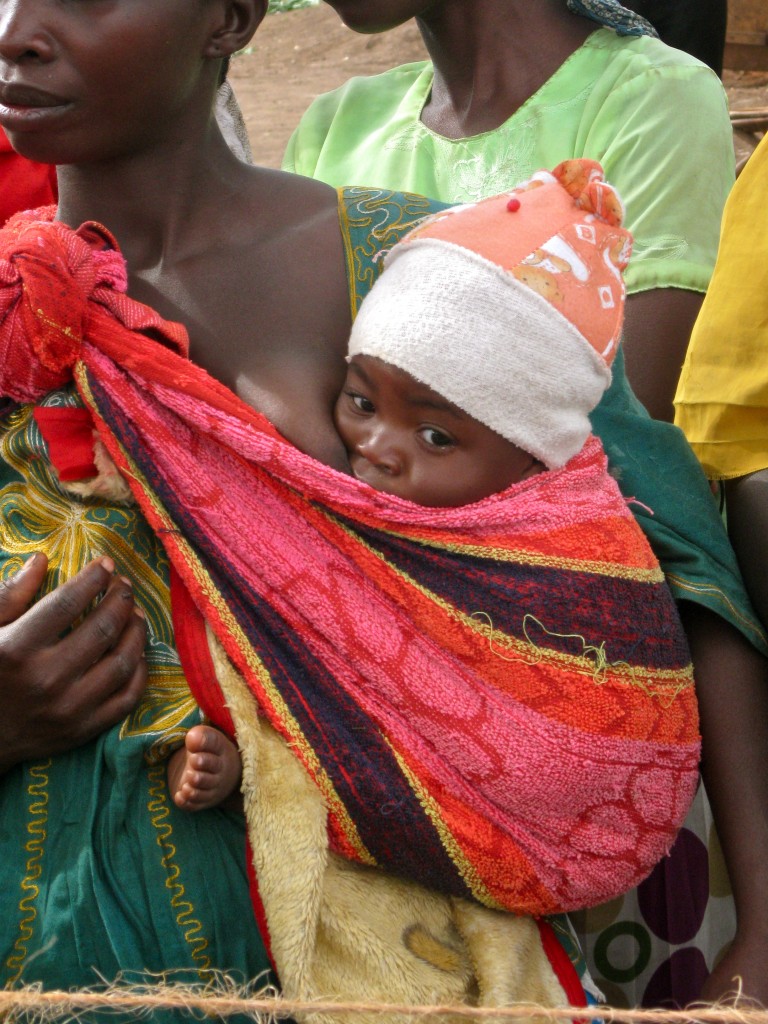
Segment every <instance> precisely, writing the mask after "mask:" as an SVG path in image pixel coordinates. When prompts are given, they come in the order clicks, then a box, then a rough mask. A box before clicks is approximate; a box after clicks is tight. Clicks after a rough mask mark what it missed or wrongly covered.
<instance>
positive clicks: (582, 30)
mask: <svg viewBox="0 0 768 1024" xmlns="http://www.w3.org/2000/svg"><path fill="white" fill-rule="evenodd" d="M330 6H332V7H333V8H334V9H335V10H336V11H337V12H338V13H339V15H340V16H341V17H342V19H343V20H344V21H345V23H346V24H347V25H349V26H350V27H351V28H353V29H355V30H357V31H361V32H378V31H384V30H386V29H388V28H391V27H394V26H395V25H397V24H401V23H402V22H404V21H405V20H407V19H408V18H409V17H416V19H417V24H418V25H419V28H420V29H421V32H422V35H423V38H424V41H425V44H426V46H427V49H428V51H429V54H430V57H431V58H432V59H431V60H430V61H427V62H419V63H416V64H410V65H406V66H404V67H401V68H396V69H393V70H392V71H390V72H386V73H384V74H383V75H378V76H374V77H372V78H369V79H353V80H351V81H350V82H348V83H347V84H346V85H345V86H342V88H341V89H339V90H336V91H335V92H333V93H330V94H328V95H326V96H321V97H319V98H318V99H317V100H315V101H314V103H313V104H312V105H311V106H310V108H309V110H308V111H307V113H306V114H305V115H304V117H303V118H302V120H301V122H300V124H299V126H298V128H297V130H296V132H295V133H294V136H293V137H292V139H291V141H290V143H289V146H288V149H287V152H286V158H285V166H286V167H287V168H289V169H292V170H297V171H299V172H300V173H303V174H307V175H310V176H315V177H317V178H319V179H321V180H324V181H327V182H329V183H330V184H334V185H341V184H343V183H345V182H349V181H358V182H360V181H362V182H365V183H367V184H369V185H379V186H381V187H384V188H387V187H399V188H406V189H415V190H417V191H420V192H424V193H426V194H430V195H434V196H436V197H438V198H440V199H443V200H444V201H448V202H466V201H470V200H474V199H477V198H478V197H479V196H481V195H484V194H489V193H494V192H498V191H500V190H501V189H503V188H504V186H505V185H509V184H510V182H514V181H515V180H518V179H520V178H522V177H524V176H525V175H526V174H527V173H530V172H531V171H532V170H533V169H535V168H536V167H538V166H542V165H547V164H554V163H556V162H557V161H558V160H562V159H566V158H569V157H574V156H577V157H578V156H583V157H587V158H592V159H596V160H599V161H600V162H601V163H602V164H603V166H604V168H605V172H606V175H607V177H608V178H609V179H610V180H611V181H612V182H613V184H614V185H615V186H616V187H617V189H618V190H619V192H620V194H621V195H622V196H623V198H624V199H625V202H626V206H627V226H628V228H629V229H630V230H631V231H632V233H633V235H634V237H635V253H634V255H633V259H632V262H631V264H630V267H629V270H628V273H627V287H628V293H629V294H628V301H627V319H626V328H625V335H624V340H623V346H622V347H623V349H624V350H625V354H626V367H627V376H628V377H629V382H630V384H631V386H632V389H633V390H634V392H635V394H636V395H637V396H638V397H639V398H640V399H641V401H642V403H643V405H644V406H645V407H646V409H647V410H648V411H649V412H650V413H651V415H653V416H654V417H656V418H657V419H658V418H663V419H665V420H670V419H671V418H672V415H673V407H672V399H673V396H674V393H675V388H676V385H677V380H678V377H679V373H680V367H681V365H682V362H683V359H684V356H685V352H686V348H687V344H688V339H689V336H690V331H691V328H692V325H693V323H694V321H695V318H696V315H697V313H698V310H699V308H700V306H701V302H702V297H703V294H704V292H705V290H706V288H707V285H708V283H709V279H710V276H711V273H712V268H713V266H714V261H715V255H716V252H717V241H718V236H719V228H720V218H721V215H722V209H723V205H724V203H725V199H726V196H727V194H728V191H729V189H730V187H731V185H732V184H733V175H734V156H733V142H732V132H731V127H730V121H729V117H728V109H727V102H726V97H725V93H724V91H723V89H722V85H721V83H720V82H719V81H718V79H717V76H716V75H715V74H714V73H713V72H712V71H711V70H710V69H709V68H706V67H703V66H702V65H701V64H700V63H699V62H698V61H696V60H695V59H693V58H691V57H690V56H689V55H687V54H685V53H682V52H681V51H679V50H673V49H671V48H670V47H668V46H666V45H665V44H663V43H662V42H660V41H659V40H658V39H654V38H652V36H653V31H652V29H651V28H650V27H649V25H648V23H647V22H645V21H644V20H643V19H641V18H640V17H639V16H638V15H637V14H635V13H634V12H630V11H629V10H628V9H627V8H625V7H623V6H621V5H620V4H617V3H614V2H612V0H567V2H563V0H542V2H538V3H536V4H530V3H524V2H515V0H512V2H510V0H487V2H485V3H483V4H482V5H478V4H476V3H473V2H468V0H442V2H437V3H429V4H428V3H426V2H424V0H421V2H420V0H412V2H402V3H398V4H392V3H388V2H386V0H368V2H366V3H357V2H354V0H330ZM545 43H546V45H545ZM620 357H621V353H620V354H619V359H620ZM620 374H621V366H616V365H615V367H614V386H613V388H612V389H611V390H609V392H608V393H607V395H606V397H605V398H604V400H603V402H602V403H601V405H600V406H598V408H597V410H596V411H595V414H594V415H593V424H594V427H595V431H596V433H597V434H598V436H600V437H601V438H602V440H603V442H604V444H605V447H606V451H607V452H608V456H609V461H611V462H613V463H614V464H617V463H618V462H619V461H620V460H621V457H622V455H621V451H620V448H621V446H620V445H618V446H616V447H614V446H613V445H612V443H611V439H610V436H609V435H610V430H611V426H612V425H613V426H615V424H616V420H615V418H614V416H613V412H609V410H611V408H613V410H614V411H615V409H616V406H613V407H612V398H613V395H612V392H613V391H614V388H616V386H617V383H618V379H619V375H620ZM632 401H634V399H632ZM625 408H626V406H625ZM640 422H641V421H640V420H636V421H635V425H634V426H633V429H632V433H633V435H634V436H635V437H636V436H637V428H638V424H639V423H640ZM671 429H672V428H670V431H671ZM678 443H680V439H679V437H678V432H677V431H674V432H671V433H670V434H668V435H666V445H667V447H666V455H662V454H661V450H659V460H658V462H657V467H658V470H659V475H657V476H655V494H653V495H649V497H648V505H649V507H650V508H652V509H653V512H654V517H653V519H654V520H655V525H656V527H658V526H659V516H660V515H661V495H662V493H663V487H662V486H661V481H662V479H666V480H667V481H671V478H670V477H669V476H668V475H667V472H666V470H664V468H663V463H664V460H665V458H668V457H669V452H670V451H671V450H672V448H674V447H675V446H676V445H677V444H678ZM647 468H649V467H647ZM619 479H620V483H621V486H622V488H623V489H624V493H625V494H627V496H635V495H636V493H637V492H636V490H635V489H634V488H633V487H632V485H631V484H630V483H629V477H628V475H627V472H626V467H624V468H623V469H622V470H620V471H619ZM701 482H702V483H703V480H702V481H701ZM681 486H682V485H680V483H679V481H678V485H677V487H676V497H675V499H674V500H675V503H676V504H677V506H678V509H679V510H680V511H682V509H683V508H684V509H685V514H686V515H690V514H694V513H695V514H697V515H698V514H701V515H707V516H708V515H709V514H710V512H711V511H713V507H712V506H713V502H712V499H711V495H710V494H709V492H708V490H707V488H706V486H704V488H703V489H702V487H701V486H700V484H699V483H696V484H694V483H693V481H691V482H690V483H686V485H685V488H684V490H683V491H682V497H681V490H680V487H681ZM651 490H652V491H653V490H654V487H653V486H652V488H651ZM645 525H646V529H647V530H650V531H653V529H654V525H653V523H646V524H645ZM659 540H660V538H659ZM653 543H657V542H654V540H653V538H652V544H653ZM664 548H665V544H664V542H663V541H661V543H660V545H659V546H657V548H656V550H657V553H658V554H659V557H660V561H661V562H662V565H663V566H664V568H665V571H666V572H667V576H668V579H669V581H670V583H671V585H672V587H673V590H674V591H675V593H676V595H677V597H678V598H679V599H681V600H682V602H683V603H682V604H681V610H682V613H683V617H684V621H685V623H686V628H687V630H688V635H689V640H690V641H691V645H692V649H693V657H694V666H695V670H696V678H697V684H698V687H699V694H700V698H701V700H702V708H703V716H702V721H703V735H704V762H703V772H704V777H705V779H706V782H707V789H708V793H709V796H710V799H711V800H712V802H713V805H714V808H715V812H716V818H717V823H718V830H719V832H720V837H721V839H722V841H723V845H724V848H725V854H726V859H727V862H728V868H729V871H730V874H731V877H732V878H736V879H738V882H737V883H736V892H735V895H736V900H737V903H736V911H737V914H738V930H737V932H736V938H735V940H734V941H733V942H732V943H731V937H732V935H733V930H734V920H733V903H732V901H731V900H730V896H729V895H726V896H724V897H722V898H721V897H720V896H718V895H717V894H718V893H728V887H727V881H722V883H721V881H720V876H719V875H718V872H717V867H716V866H717V864H718V851H719V847H718V846H717V843H716V841H714V840H713V839H712V836H713V835H714V833H713V830H712V821H711V817H710V815H709V810H708V807H707V806H706V804H705V803H704V801H703V798H702V800H700V801H697V805H696V807H695V811H696V812H697V816H696V819H695V821H694V819H693V818H692V819H691V821H690V825H691V828H690V829H686V830H684V834H683V837H682V841H681V842H679V843H678V844H677V846H676V848H675V851H674V852H673V856H672V857H671V858H670V859H669V861H668V863H667V864H666V865H664V866H663V867H662V868H661V869H660V870H659V871H658V872H654V876H652V878H651V879H650V880H649V881H648V883H647V884H646V885H645V886H644V887H643V888H642V890H641V891H639V892H637V893H634V894H633V895H632V896H631V897H627V898H626V899H625V901H624V905H623V906H621V905H615V906H612V907H608V908H605V910H604V911H603V912H602V913H598V912H596V913H594V914H591V915H587V919H586V921H585V922H584V928H585V931H586V937H587V941H588V947H589V952H590V955H591V956H592V958H593V965H594V967H593V969H595V968H596V969H595V974H596V976H597V978H598V979H599V981H600V984H602V985H603V987H604V989H605V990H606V992H607V994H608V996H609V998H611V1000H612V1001H616V1002H621V1001H625V1002H629V1003H637V1002H645V1003H646V1005H647V1004H656V1003H659V1002H661V1001H662V1000H666V999H673V1000H674V1001H677V1002H686V1001H687V1000H689V999H691V998H695V997H696V996H698V995H699V994H700V993H702V992H703V993H704V994H705V995H707V996H719V995H722V994H723V993H724V992H726V991H730V990H732V989H733V987H734V984H735V983H734V981H733V979H734V976H735V975H736V974H739V975H741V976H742V977H743V979H744V985H745V991H746V992H747V993H748V994H751V995H753V996H755V997H756V998H759V999H762V1000H763V1001H765V1002H768V981H767V980H766V978H765V976H764V972H763V971H762V968H761V967H760V966H759V965H760V964H761V963H763V962H764V961H765V957H766V949H767V948H768V947H767V945H766V939H765V937H764V935H763V928H762V925H761V924H760V923H759V922H760V921H762V920H764V919H768V878H767V877H766V874H768V872H767V871H766V868H765V863H766V857H767V856H768V821H767V820H766V813H765V810H766V807H768V784H766V783H765V782H764V781H763V780H764V773H763V772H762V768H761V765H762V764H763V763H764V761H765V758H766V756H768V720H767V719H766V706H765V700H764V693H765V686H766V662H765V657H764V651H765V648H764V646H763V642H762V640H761V639H760V638H759V637H757V636H756V634H754V633H751V632H750V631H747V632H746V633H744V632H743V623H742V624H741V625H740V624H739V621H738V620H737V619H736V618H732V617H731V616H730V614H729V612H728V611H727V609H726V607H725V605H724V604H720V605H719V607H717V608H715V607H714V606H712V605H710V608H711V609H712V610H714V611H715V612H716V615H715V616H711V615H710V614H709V612H707V611H705V610H703V609H702V608H701V605H700V602H701V601H702V599H703V600H704V601H705V602H706V598H704V593H705V591H706V590H707V589H708V588H709V584H704V586H703V587H702V586H701V581H700V582H694V581H692V580H691V578H690V576H689V569H690V564H689V565H688V566H686V567H683V566H678V567H674V566H673V565H672V564H671V563H670V562H669V561H668V560H667V559H666V555H665V550H664ZM728 558H729V560H730V559H732V558H733V554H732V552H731V553H730V554H729V556H728ZM726 578H727V573H726V572H725V571H724V569H723V568H721V569H719V570H718V573H717V578H716V580H714V581H711V583H712V584H713V585H714V590H715V591H717V590H719V589H720V588H721V587H722V586H723V584H724V582H725V580H726ZM752 616H754V612H752ZM725 620H729V624H726V621H725ZM752 621H755V619H754V618H753V619H752ZM745 638H746V639H745ZM725 680H728V682H727V685H724V681H725ZM710 702H711V703H710ZM734 735H738V736H739V737H740V743H739V745H738V748H739V749H738V753H737V751H736V750H735V748H734V746H733V743H732V737H733V736H734ZM710 876H711V877H712V878H713V880H714V882H713V884H714V889H713V892H712V898H710V899H709V900H708V899H707V894H708V892H709V879H710ZM692 880H693V881H692Z"/></svg>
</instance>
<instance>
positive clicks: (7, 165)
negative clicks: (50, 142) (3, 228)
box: [0, 129, 58, 224]
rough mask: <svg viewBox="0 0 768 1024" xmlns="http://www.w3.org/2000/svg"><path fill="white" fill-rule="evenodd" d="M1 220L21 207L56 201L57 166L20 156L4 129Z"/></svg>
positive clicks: (0, 139) (0, 156) (0, 142)
mask: <svg viewBox="0 0 768 1024" xmlns="http://www.w3.org/2000/svg"><path fill="white" fill-rule="evenodd" d="M0 184H1V185H2V187H0V224H5V222H6V221H7V220H8V218H9V217H11V216H13V214H14V213H18V212H19V211H20V210H33V209H35V208H36V207H38V206H49V205H50V204H51V203H55V202H56V196H57V191H58V189H57V182H56V168H55V167H53V166H51V165H50V164H39V163H37V161H36V160H28V159H27V158H26V157H24V156H20V155H19V154H18V153H16V152H15V151H14V150H13V149H12V148H11V144H10V142H9V141H8V138H7V136H6V135H5V133H4V132H3V131H2V129H0Z"/></svg>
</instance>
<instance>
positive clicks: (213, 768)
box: [168, 725, 241, 811]
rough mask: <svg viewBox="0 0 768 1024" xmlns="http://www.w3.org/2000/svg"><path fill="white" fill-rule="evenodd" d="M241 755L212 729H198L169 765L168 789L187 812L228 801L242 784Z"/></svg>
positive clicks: (191, 734) (206, 726)
mask: <svg viewBox="0 0 768 1024" xmlns="http://www.w3.org/2000/svg"><path fill="white" fill-rule="evenodd" d="M240 770H241V764H240V754H239V753H238V750H237V747H236V746H235V745H234V743H233V742H232V741H231V740H230V739H229V738H228V737H226V736H225V735H224V733H223V732H219V730H218V729H214V728H213V726H210V725H195V726H193V728H191V729H190V730H189V732H188V733H187V736H186V740H185V744H184V746H183V747H182V748H181V750H177V751H176V752H175V754H173V756H172V757H171V759H170V761H169V762H168V788H169V789H170V791H171V796H172V797H173V800H174V803H175V804H176V805H177V806H178V807H181V808H182V809H183V810H185V811H203V810H205V809H207V808H208V807H216V806H218V804H220V803H221V802H222V801H223V800H225V799H226V798H227V797H228V796H229V795H230V794H231V793H232V792H233V791H234V790H235V788H236V786H237V784H238V782H239V781H240Z"/></svg>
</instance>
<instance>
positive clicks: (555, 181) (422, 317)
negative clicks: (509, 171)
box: [349, 160, 632, 469]
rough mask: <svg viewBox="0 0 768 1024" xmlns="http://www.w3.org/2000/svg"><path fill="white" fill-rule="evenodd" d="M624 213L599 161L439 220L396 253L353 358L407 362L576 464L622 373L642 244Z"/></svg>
mask: <svg viewBox="0 0 768 1024" xmlns="http://www.w3.org/2000/svg"><path fill="white" fill-rule="evenodd" d="M622 218H623V208H622V204H621V201H620V199H619V197H618V196H617V194H616V192H615V191H614V189H613V188H612V187H611V186H610V185H608V184H607V183H606V182H605V181H604V180H603V170H602V168H601V167H600V165H599V164H597V163H595V162H594V161H591V160H567V161H565V162H564V163H562V164H560V165H559V166H558V167H556V168H555V169H554V171H551V172H550V171H539V172H538V173H536V174H535V175H534V176H533V177H532V178H531V180H530V181H528V182H525V183H524V184H523V185H520V186H519V187H517V188H515V189H513V190H512V191H511V192H506V193H504V194H502V195H499V196H494V197H492V198H490V199H484V200H482V201H481V202H479V203H473V204H472V205H468V206H458V207H452V208H450V209H448V210H445V211H442V212H441V213H438V214H435V215H433V216H432V217H428V218H426V219H425V220H424V221H422V222H420V223H419V224H418V225H417V226H416V227H415V228H414V229H413V230H412V231H411V232H409V234H408V235H406V236H405V237H404V238H403V239H402V240H401V241H400V242H399V243H398V244H397V245H395V246H394V247H393V249H392V250H391V251H390V252H389V253H388V254H387V256H386V258H385V260H384V265H385V270H384V273H383V274H382V275H381V277H380V278H379V279H378V281H377V282H376V284H375V285H374V286H373V288H372V289H371V291H370V292H369V294H368V295H367V297H366V299H365V301H364V302H363V303H362V305H361V307H360V311H359V313H358V315H357V318H356V320H355V322H354V324H353V327H352V334H351V337H350V344H349V355H350V356H353V355H357V354H364V355H371V356H377V357H378V358H379V359H383V360H385V361H386V362H388V363H392V364H393V365H395V366H398V367H400V369H402V370H405V371H406V372H407V373H410V374H411V375H412V376H413V377H415V378H416V379H417V380H419V381H421V382H422V383H424V384H426V385H428V386H429V387H430V388H432V389H433V390H434V391H436V392H438V393H439V394H441V395H442V396H443V397H444V398H446V399H448V401H450V402H453V403H454V404H455V405H457V406H459V407H460V408H461V409H463V410H464V411H465V412H466V413H468V414H469V415H470V416H472V417H474V418H475V419H477V420H479V421H480V422H481V423H485V424H486V425H487V426H489V427H490V428H491V429H492V430H495V431H496V432H497V433H499V434H501V435H502V437H506V438H507V439H508V440H510V441H512V442H513V443H514V444H516V445H518V446H519V447H520V448H522V449H524V450H525V451H527V452H530V453H531V454H532V455H534V456H535V457H536V458H537V459H539V460H541V461H542V462H543V463H544V464H545V465H546V466H547V467H549V468H550V469H556V468H559V467H560V466H563V465H564V464H565V463H566V462H567V461H568V460H569V459H570V458H571V457H572V456H574V455H575V454H576V453H577V452H578V451H580V449H581V448H582V446H583V444H584V442H585V441H586V439H587V437H588V436H589V433H590V424H589V413H590V412H591V411H592V410H593V409H594V407H595V406H596V405H597V403H598V402H599V401H600V398H601V396H602V394H603V391H604V390H605V389H606V388H607V387H608V385H609V384H610V381H611V371H610V365H611V363H612V361H613V357H614V356H615V354H616V350H617V348H618V344H619V340H620V336H621V330H622V324H623V319H624V300H625V287H624V281H623V278H622V271H623V270H624V268H625V267H626V265H627V261H628V260H629V255H630V252H631V248H632V239H631V235H630V234H629V232H628V231H626V230H625V229H624V228H622V227H621V223H622Z"/></svg>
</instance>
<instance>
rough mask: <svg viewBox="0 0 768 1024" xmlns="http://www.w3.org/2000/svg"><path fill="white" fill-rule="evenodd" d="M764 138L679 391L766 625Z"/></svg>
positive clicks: (728, 212) (767, 163)
mask: <svg viewBox="0 0 768 1024" xmlns="http://www.w3.org/2000/svg"><path fill="white" fill-rule="evenodd" d="M766 195H768V138H764V139H763V140H762V141H761V143H760V144H759V146H758V147H757V149H756V150H755V152H754V153H753V154H752V156H751V157H750V158H749V160H748V161H747V164H746V165H745V168H744V170H743V171H742V173H741V174H740V175H739V178H738V180H737V182H736V184H735V185H734V187H733V191H732V192H731V194H730V196H729V197H728V202H727V204H726V207H725V214H724V215H723V230H722V236H721V239H720V250H719V252H718V256H717V264H716V265H715V273H714V275H713V277H712V283H711V285H710V286H709V291H708V292H707V296H706V298H705V300H704V305H703V306H702V307H701V312H700V313H699V317H698V319H697V321H696V325H695V327H694V330H693V335H692V337H691V344H690V347H689V349H688V355H687V356H686V360H685V364H684V365H683V372H682V375H681V377H680V385H679V387H678V391H677V395H676V398H675V405H676V409H677V415H676V420H675V421H676V423H677V424H678V425H679V426H680V427H681V428H682V429H683V430H684V431H685V434H686V436H687V437H688V440H689V441H690V442H691V446H692V447H693V450H694V451H695V452H696V454H697V456H698V457H699V461H700V462H701V464H702V466H703V467H704V471H705V473H706V474H707V476H708V477H709V478H710V480H715V481H719V482H720V483H721V485H722V487H723V489H724V492H725V511H726V518H727V522H728V533H729V535H730V538H731V541H732V543H733V546H734V548H735V550H736V554H737V556H738V559H739V564H740V566H741V571H742V574H743V576H744V581H745V583H746V585H747V589H748V591H749V594H750V597H751V598H752V602H753V604H754V606H755V608H756V609H757V612H758V614H759V615H760V617H761V619H762V621H763V623H764V625H766V627H768V231H766V228H768V217H766V212H765V211H766V206H765V201H766Z"/></svg>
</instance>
